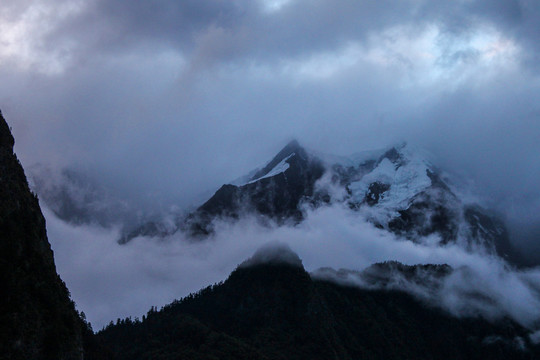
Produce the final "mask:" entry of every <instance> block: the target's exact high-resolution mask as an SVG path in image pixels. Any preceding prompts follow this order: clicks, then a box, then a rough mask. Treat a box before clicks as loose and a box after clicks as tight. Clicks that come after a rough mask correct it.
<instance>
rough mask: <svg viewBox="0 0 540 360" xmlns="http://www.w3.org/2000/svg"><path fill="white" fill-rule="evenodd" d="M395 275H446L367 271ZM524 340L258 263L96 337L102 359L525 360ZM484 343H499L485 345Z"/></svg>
mask: <svg viewBox="0 0 540 360" xmlns="http://www.w3.org/2000/svg"><path fill="white" fill-rule="evenodd" d="M395 271H399V272H401V273H403V274H405V275H406V276H409V277H415V276H417V275H418V274H419V273H422V272H425V271H427V272H430V273H435V274H439V275H435V276H445V274H447V273H448V272H449V271H450V270H449V268H448V267H447V266H434V265H426V266H417V267H408V266H404V265H400V264H393V263H386V264H379V265H375V266H374V268H372V269H370V273H371V274H377V276H378V278H375V277H374V278H373V281H380V280H379V278H381V277H382V278H384V276H385V275H384V274H386V273H393V272H395ZM383 280H384V279H383ZM187 329H191V330H190V332H188V330H187ZM181 334H184V336H180V335H181ZM526 334H527V332H526V330H525V329H523V328H521V327H520V326H519V325H517V324H515V323H512V322H510V321H502V322H501V323H496V324H493V323H489V322H487V321H484V320H481V319H478V318H475V319H458V318H454V317H451V316H449V315H447V314H446V313H444V312H442V311H440V310H437V309H435V308H432V307H427V306H425V305H423V304H422V303H420V302H419V301H417V300H415V299H414V298H413V297H411V296H410V295H407V294H405V293H403V292H400V291H388V290H384V291H371V290H369V291H368V290H362V289H359V288H354V287H348V286H341V285H337V284H336V283H334V282H329V281H324V280H314V279H313V278H311V277H310V275H309V274H308V273H307V272H306V271H305V270H304V269H303V268H302V267H298V266H296V265H287V264H285V263H280V264H276V263H274V264H270V263H259V264H256V265H253V266H250V267H239V268H238V269H236V270H235V271H234V272H233V273H231V275H230V276H229V278H228V279H227V280H226V281H225V282H224V283H220V284H217V285H214V286H210V287H208V288H206V289H203V290H201V291H200V292H198V293H197V294H193V295H190V296H188V297H186V298H184V299H183V300H180V301H175V302H173V303H172V304H170V305H168V306H166V307H164V308H163V309H162V310H160V311H155V310H151V311H150V312H149V313H148V314H147V316H146V318H145V319H143V321H142V322H141V321H135V322H133V321H131V320H125V321H121V322H119V323H117V324H116V325H112V324H111V325H110V326H108V327H107V328H106V329H105V330H103V331H101V332H100V333H98V334H97V338H98V340H99V341H100V343H101V344H102V346H103V349H102V351H103V353H104V354H106V358H108V359H145V358H149V357H152V358H159V359H169V358H171V359H172V358H181V355H183V356H186V355H185V354H189V358H190V359H204V358H209V357H211V356H215V357H216V358H220V359H252V358H257V359H336V360H337V359H340V360H341V359H487V358H489V359H508V358H512V359H533V358H535V356H538V355H539V349H538V347H534V346H533V345H532V344H531V343H530V342H529V341H528V339H527V337H526ZM516 337H518V339H521V340H522V341H523V344H524V348H523V349H521V348H519V346H516V345H515V344H516V342H515V339H516ZM493 338H497V339H498V340H499V341H496V342H490V341H487V340H489V339H493ZM521 340H520V341H521ZM216 352H217V353H218V354H220V355H216ZM103 358H105V357H103Z"/></svg>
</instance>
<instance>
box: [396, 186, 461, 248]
mask: <svg viewBox="0 0 540 360" xmlns="http://www.w3.org/2000/svg"><path fill="white" fill-rule="evenodd" d="M455 203H456V199H455V197H454V196H453V194H452V193H451V192H447V191H444V190H442V189H439V188H436V187H432V188H429V189H428V190H426V191H423V192H421V193H419V194H418V195H416V196H415V197H414V198H413V199H411V203H410V205H409V207H408V208H407V209H405V210H400V211H398V213H399V216H398V217H396V218H394V219H393V220H391V221H390V222H389V224H388V227H389V229H390V230H391V231H393V232H394V233H396V234H398V235H402V236H406V237H407V238H409V239H411V240H414V239H415V238H417V237H418V236H428V235H431V234H438V235H440V236H441V239H442V243H443V244H447V243H449V242H452V241H455V240H456V237H457V232H458V228H459V212H458V211H459V208H458V207H457V206H452V205H453V204H455Z"/></svg>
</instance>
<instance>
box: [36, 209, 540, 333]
mask: <svg viewBox="0 0 540 360" xmlns="http://www.w3.org/2000/svg"><path fill="white" fill-rule="evenodd" d="M45 214H46V217H47V220H48V229H49V238H50V241H51V243H52V246H53V249H54V251H55V258H56V263H57V267H58V270H59V273H60V275H61V276H62V278H63V279H64V280H65V281H66V283H67V285H68V287H69V289H70V290H71V293H72V296H73V298H74V300H75V302H76V303H77V305H78V308H79V310H82V311H85V313H86V315H87V317H88V319H89V320H90V321H91V322H92V323H93V325H94V327H95V328H96V329H99V328H101V327H102V326H104V325H106V324H107V323H108V322H109V321H111V320H116V319H117V318H123V317H126V316H133V317H134V316H141V315H142V314H144V313H146V311H147V310H148V309H149V308H150V307H151V306H158V307H159V306H162V305H165V304H166V303H169V302H171V301H172V300H173V299H176V298H180V297H183V296H185V295H187V294H188V293H190V292H194V291H197V290H199V289H200V288H202V287H205V286H207V285H210V284H212V283H215V282H218V281H222V280H224V279H225V278H226V277H227V276H228V274H229V273H230V272H231V271H232V270H234V269H235V268H236V266H238V265H239V264H241V263H242V262H243V261H245V260H246V259H248V258H250V257H251V256H252V255H253V253H254V252H255V251H256V250H257V249H259V248H260V247H261V246H265V245H266V244H268V243H276V242H278V243H281V244H285V245H286V246H289V247H290V248H291V249H292V250H293V251H294V252H296V253H297V254H298V255H299V257H300V259H301V262H302V263H303V264H304V267H305V268H306V270H308V271H315V270H317V269H319V268H321V267H331V268H334V269H340V268H345V269H351V270H356V271H360V270H363V269H365V268H366V267H368V266H370V265H371V264H373V263H375V262H383V261H387V260H397V261H399V262H402V263H404V264H409V265H413V264H448V265H450V266H452V268H453V269H454V270H453V272H452V273H451V274H450V275H448V276H446V277H443V278H441V279H442V280H437V281H439V283H440V284H439V285H440V286H439V287H438V288H437V290H436V291H432V290H430V289H427V288H425V287H424V288H422V286H421V285H420V286H419V285H418V284H413V283H410V282H406V281H398V280H399V279H396V281H394V282H392V283H391V284H390V285H388V286H393V287H392V288H397V289H402V290H404V291H407V292H410V293H412V294H413V295H415V296H417V297H419V298H420V299H421V300H424V301H428V302H430V303H431V304H435V305H436V306H440V307H442V308H443V309H446V310H447V311H449V312H450V313H452V314H454V315H456V316H483V317H485V318H487V319H500V318H502V317H510V318H512V319H514V320H516V321H517V322H519V323H520V324H522V325H524V326H526V327H528V328H530V329H531V330H533V329H537V328H538V326H539V324H540V310H539V309H540V270H538V269H536V268H535V269H529V270H521V271H518V270H515V269H513V268H511V267H510V266H509V265H508V264H506V263H505V262H503V261H502V260H501V259H499V258H496V257H493V256H490V255H488V254H481V253H470V252H467V251H465V250H463V249H462V248H460V247H458V246H455V245H451V246H445V247H438V246H429V245H421V244H415V243H413V242H411V241H407V240H404V239H400V238H397V237H395V236H394V235H392V234H390V233H388V232H386V231H383V230H380V229H377V228H375V227H374V226H373V225H371V224H370V223H367V222H366V221H364V220H363V219H362V217H361V215H360V214H358V213H355V212H351V211H350V210H348V209H347V208H344V207H342V206H341V205H337V204H336V205H333V206H328V207H322V208H319V209H316V210H308V212H307V218H306V220H305V221H304V222H302V223H301V224H299V225H297V226H294V227H293V226H281V227H276V226H262V225H260V224H259V223H258V221H257V220H256V219H255V218H249V217H246V218H242V219H241V220H240V221H239V222H236V223H229V222H218V223H216V235H215V236H214V237H212V238H210V239H207V240H206V241H203V242H189V241H186V239H185V238H183V236H182V235H181V234H177V235H175V236H172V237H170V238H167V239H150V238H137V239H135V240H133V241H131V242H130V243H128V244H126V245H119V244H117V243H116V242H115V239H116V238H117V237H116V236H117V233H116V232H105V231H102V230H98V229H96V228H89V227H72V226H69V225H66V224H65V223H63V222H61V221H59V220H58V219H56V218H55V217H54V216H53V215H52V214H51V213H50V212H49V211H48V210H45ZM272 249H274V250H275V247H272ZM278 249H280V247H278ZM273 253H275V251H274V252H272V254H273ZM265 254H266V253H265ZM259 255H260V254H259ZM263 255H264V254H263ZM261 256H262V255H260V256H259V258H260V257H261ZM263 257H264V256H263ZM274 257H275V256H274ZM315 274H317V272H315ZM316 276H317V275H316ZM335 280H336V281H342V279H339V278H338V277H336V278H335ZM402 280H403V279H402ZM355 281H356V280H354V278H353V279H352V280H351V279H349V282H350V283H354V284H356V285H358V286H363V287H366V286H367V285H366V284H364V283H362V282H361V281H356V282H355ZM392 284H393V285H392ZM367 287H369V286H367Z"/></svg>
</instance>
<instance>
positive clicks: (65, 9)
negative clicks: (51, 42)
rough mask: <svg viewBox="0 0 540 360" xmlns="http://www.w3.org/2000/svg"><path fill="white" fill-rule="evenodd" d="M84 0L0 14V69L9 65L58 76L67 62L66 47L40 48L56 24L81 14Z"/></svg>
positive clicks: (46, 4)
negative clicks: (5, 64)
mask: <svg viewBox="0 0 540 360" xmlns="http://www.w3.org/2000/svg"><path fill="white" fill-rule="evenodd" d="M84 7H85V1H84V0H73V1H47V2H35V3H34V4H32V5H31V6H29V7H28V8H26V9H25V11H24V12H22V13H21V14H12V13H11V12H9V11H4V12H1V13H0V65H1V64H4V63H11V64H14V65H15V66H17V67H18V68H20V69H21V70H29V69H32V70H35V71H38V72H41V73H45V74H59V73H61V72H62V71H63V70H64V67H65V65H66V63H67V61H69V57H70V55H69V54H70V46H68V45H66V44H64V45H63V46H62V45H60V44H55V48H54V49H50V48H44V45H43V44H42V43H41V41H42V39H43V37H45V36H47V35H48V33H49V32H50V31H51V30H53V29H54V26H55V25H56V23H57V22H58V21H62V20H64V19H66V18H69V17H72V16H74V15H76V14H78V13H80V12H81V11H83V10H84Z"/></svg>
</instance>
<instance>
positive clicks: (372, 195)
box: [365, 181, 390, 206]
mask: <svg viewBox="0 0 540 360" xmlns="http://www.w3.org/2000/svg"><path fill="white" fill-rule="evenodd" d="M388 189H390V185H388V184H384V183H381V182H378V181H377V182H374V183H372V184H370V185H369V188H368V191H367V193H366V197H365V199H366V203H367V204H368V205H369V206H373V205H375V204H377V203H378V202H379V200H380V198H381V196H382V195H383V194H384V192H385V191H387V190H388Z"/></svg>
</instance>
